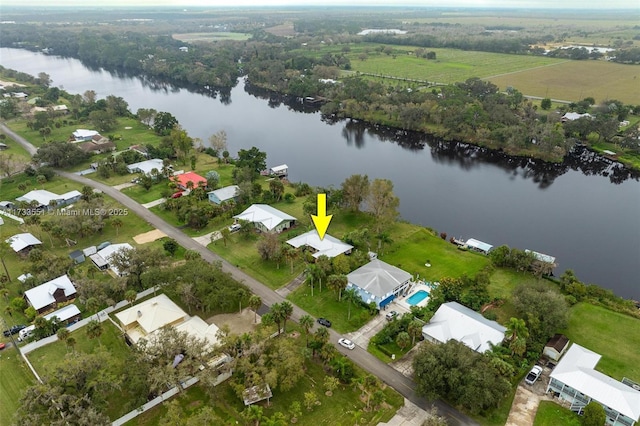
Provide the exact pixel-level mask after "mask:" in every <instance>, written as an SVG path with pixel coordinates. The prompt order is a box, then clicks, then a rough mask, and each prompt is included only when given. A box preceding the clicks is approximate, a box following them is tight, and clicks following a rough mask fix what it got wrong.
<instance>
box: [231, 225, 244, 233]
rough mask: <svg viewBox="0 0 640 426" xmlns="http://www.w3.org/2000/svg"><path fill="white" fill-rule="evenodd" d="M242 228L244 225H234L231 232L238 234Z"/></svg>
mask: <svg viewBox="0 0 640 426" xmlns="http://www.w3.org/2000/svg"><path fill="white" fill-rule="evenodd" d="M240 228H242V225H240V224H239V223H234V224H233V225H231V226H230V227H229V232H238V231H239V230H240Z"/></svg>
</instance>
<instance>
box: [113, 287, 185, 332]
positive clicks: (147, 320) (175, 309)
mask: <svg viewBox="0 0 640 426" xmlns="http://www.w3.org/2000/svg"><path fill="white" fill-rule="evenodd" d="M188 317H189V316H188V315H187V314H186V312H184V311H183V310H182V309H180V307H179V306H178V305H176V304H175V303H174V302H173V301H172V300H171V299H169V298H168V297H167V296H166V295H164V294H160V295H158V296H156V297H153V298H151V299H149V300H146V301H144V302H141V303H138V304H137V305H134V306H131V307H130V308H128V309H125V310H124V311H121V312H118V313H117V314H116V318H117V319H118V321H120V323H121V324H122V326H123V328H124V330H125V331H126V333H127V336H129V339H130V340H131V341H132V342H133V343H138V341H139V340H140V339H141V338H144V337H145V336H147V335H149V334H150V333H153V332H154V331H156V330H158V329H160V328H162V327H164V326H166V325H177V324H180V323H182V322H183V321H184V320H186V319H187V318H188Z"/></svg>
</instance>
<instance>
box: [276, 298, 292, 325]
mask: <svg viewBox="0 0 640 426" xmlns="http://www.w3.org/2000/svg"><path fill="white" fill-rule="evenodd" d="M278 313H279V315H280V319H281V320H282V329H283V330H284V331H285V332H286V331H287V320H288V319H289V318H291V315H292V314H293V305H292V304H291V302H289V301H288V300H285V301H283V302H280V309H279V310H278Z"/></svg>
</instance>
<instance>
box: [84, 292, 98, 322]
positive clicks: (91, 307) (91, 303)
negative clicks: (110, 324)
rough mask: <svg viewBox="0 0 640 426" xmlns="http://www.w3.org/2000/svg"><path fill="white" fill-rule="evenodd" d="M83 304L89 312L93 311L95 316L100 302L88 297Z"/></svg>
mask: <svg viewBox="0 0 640 426" xmlns="http://www.w3.org/2000/svg"><path fill="white" fill-rule="evenodd" d="M84 306H85V307H86V308H87V310H88V311H89V312H95V313H96V318H97V313H98V308H99V307H100V302H99V301H98V299H96V298H95V297H90V298H88V299H87V301H86V302H85V304H84Z"/></svg>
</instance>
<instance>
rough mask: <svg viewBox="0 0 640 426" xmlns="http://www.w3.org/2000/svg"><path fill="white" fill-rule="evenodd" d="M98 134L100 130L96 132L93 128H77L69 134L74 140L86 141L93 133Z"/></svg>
mask: <svg viewBox="0 0 640 426" xmlns="http://www.w3.org/2000/svg"><path fill="white" fill-rule="evenodd" d="M99 134H100V132H97V131H95V130H87V129H78V130H76V131H75V132H73V133H72V134H71V135H72V136H73V138H74V139H75V140H76V141H88V140H89V139H91V138H92V137H94V136H95V135H99Z"/></svg>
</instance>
